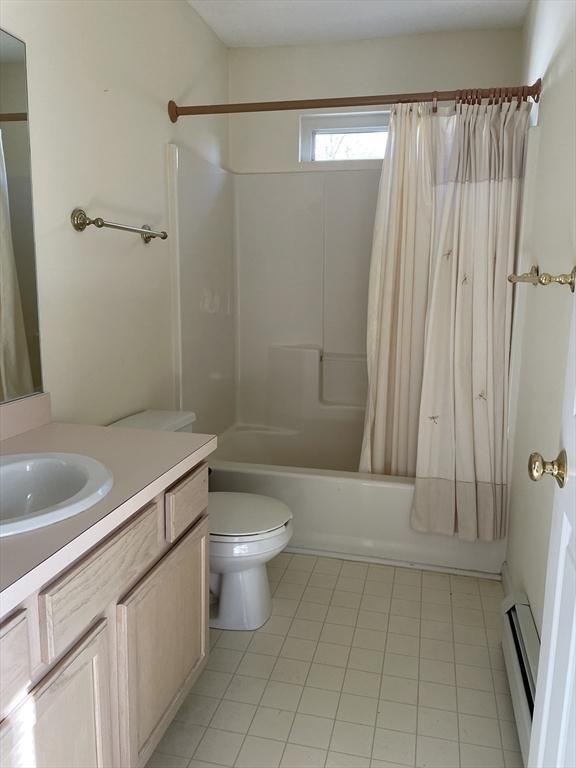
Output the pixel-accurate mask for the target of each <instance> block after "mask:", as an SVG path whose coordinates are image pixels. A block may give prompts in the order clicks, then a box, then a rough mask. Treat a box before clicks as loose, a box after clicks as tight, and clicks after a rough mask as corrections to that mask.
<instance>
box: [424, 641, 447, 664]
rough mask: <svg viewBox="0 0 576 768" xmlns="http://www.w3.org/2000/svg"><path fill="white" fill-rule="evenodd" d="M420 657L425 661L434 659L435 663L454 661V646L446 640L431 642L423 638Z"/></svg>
mask: <svg viewBox="0 0 576 768" xmlns="http://www.w3.org/2000/svg"><path fill="white" fill-rule="evenodd" d="M420 656H422V658H423V659H432V660H435V661H447V662H450V663H452V662H453V661H454V644H453V643H448V642H446V641H445V640H431V639H430V638H428V637H423V638H422V642H421V644H420Z"/></svg>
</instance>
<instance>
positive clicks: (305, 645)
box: [280, 625, 325, 661]
mask: <svg viewBox="0 0 576 768" xmlns="http://www.w3.org/2000/svg"><path fill="white" fill-rule="evenodd" d="M324 626H325V625H324ZM316 646H317V643H316V641H315V640H301V639H300V638H297V637H287V638H286V640H285V641H284V645H283V646H282V650H281V651H280V656H282V657H284V658H287V659H296V660H297V661H312V659H313V657H314V653H315V652H316Z"/></svg>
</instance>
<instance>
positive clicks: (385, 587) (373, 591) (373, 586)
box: [364, 581, 392, 599]
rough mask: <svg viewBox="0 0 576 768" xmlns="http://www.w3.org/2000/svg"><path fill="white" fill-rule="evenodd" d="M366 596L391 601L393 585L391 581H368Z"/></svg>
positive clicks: (366, 583)
mask: <svg viewBox="0 0 576 768" xmlns="http://www.w3.org/2000/svg"><path fill="white" fill-rule="evenodd" d="M364 595H368V596H371V597H382V598H386V599H389V598H390V597H391V596H392V583H391V582H389V581H367V582H365V584H364Z"/></svg>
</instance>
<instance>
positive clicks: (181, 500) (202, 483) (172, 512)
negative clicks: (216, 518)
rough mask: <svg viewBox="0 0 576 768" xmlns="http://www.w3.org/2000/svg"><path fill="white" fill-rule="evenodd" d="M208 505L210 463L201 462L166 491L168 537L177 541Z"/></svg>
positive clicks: (168, 539)
mask: <svg viewBox="0 0 576 768" xmlns="http://www.w3.org/2000/svg"><path fill="white" fill-rule="evenodd" d="M207 507H208V465H207V464H200V466H199V467H197V468H196V469H194V470H193V471H192V472H191V473H190V474H189V475H187V476H186V477H185V478H184V479H183V480H179V481H178V482H177V483H176V485H173V486H172V487H171V488H169V489H168V490H167V491H166V539H167V541H175V540H176V539H177V538H178V536H180V534H182V533H183V532H184V531H185V530H186V528H188V527H189V526H190V525H192V523H193V522H194V521H195V520H197V519H198V518H199V517H200V515H201V514H202V513H203V512H204V510H205V509H206V508H207Z"/></svg>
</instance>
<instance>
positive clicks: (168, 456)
mask: <svg viewBox="0 0 576 768" xmlns="http://www.w3.org/2000/svg"><path fill="white" fill-rule="evenodd" d="M215 449H216V437H215V436H214V435H201V434H194V433H190V432H160V431H152V430H145V429H125V428H119V427H94V426H84V425H79V424H58V423H54V422H53V423H50V424H46V425H44V426H42V427H39V428H38V429H31V430H29V431H27V432H23V433H22V434H20V435H16V436H15V437H11V438H9V439H7V440H4V441H2V442H0V454H3V455H9V454H17V453H37V452H45V451H46V452H49V451H57V452H65V453H82V454H85V455H87V456H92V457H93V458H95V459H98V460H99V461H101V462H102V463H103V464H105V465H106V466H107V467H108V469H109V470H110V471H111V472H112V474H113V476H114V485H113V487H112V489H111V490H110V492H109V493H108V494H107V495H106V496H105V497H104V498H103V499H102V500H101V501H99V502H98V503H97V504H95V505H94V506H93V507H91V508H90V509H88V510H86V511H85V512H82V513H80V514H79V515H76V516H75V517H71V518H69V519H68V520H62V521H61V522H59V523H54V524H53V525H48V526H46V527H44V528H39V529H37V530H36V531H29V532H26V533H20V534H17V535H14V536H5V537H2V538H0V617H2V616H5V615H6V614H8V613H9V612H10V611H11V610H12V609H13V608H15V607H16V606H17V605H19V604H20V603H21V602H22V601H23V600H25V599H26V598H27V597H28V596H29V595H31V594H32V593H33V592H35V591H36V590H37V589H40V587H42V586H43V585H44V584H47V583H48V582H49V581H51V580H52V579H53V578H54V577H55V576H56V575H58V573H60V572H61V571H62V570H63V569H64V568H66V567H67V566H68V565H70V563H72V562H73V561H74V560H76V559H78V557H80V556H81V555H82V554H84V553H85V552H87V551H88V550H89V549H91V548H92V547H93V546H94V545H95V544H96V543H97V542H98V541H99V540H100V539H102V538H103V537H104V536H107V535H108V534H109V533H110V532H111V531H113V530H114V529H115V528H117V527H118V526H119V525H121V524H122V522H124V520H126V519H128V517H130V516H131V515H132V514H133V513H134V512H136V511H137V510H138V509H140V508H141V507H143V506H144V505H145V504H147V503H148V502H149V501H151V500H152V499H153V498H154V497H155V496H156V495H157V494H158V493H160V492H161V491H162V490H163V489H164V488H166V487H167V486H169V485H171V484H172V483H174V482H175V481H176V480H177V479H178V478H179V477H180V476H181V475H183V474H185V473H186V472H188V471H189V470H190V469H192V467H194V466H196V464H198V463H199V462H201V461H202V460H203V459H205V458H206V457H207V456H208V455H209V454H210V453H212V452H213V451H214V450H215Z"/></svg>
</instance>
